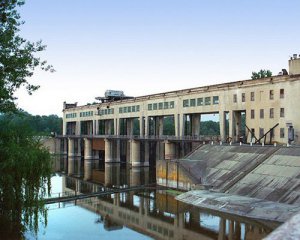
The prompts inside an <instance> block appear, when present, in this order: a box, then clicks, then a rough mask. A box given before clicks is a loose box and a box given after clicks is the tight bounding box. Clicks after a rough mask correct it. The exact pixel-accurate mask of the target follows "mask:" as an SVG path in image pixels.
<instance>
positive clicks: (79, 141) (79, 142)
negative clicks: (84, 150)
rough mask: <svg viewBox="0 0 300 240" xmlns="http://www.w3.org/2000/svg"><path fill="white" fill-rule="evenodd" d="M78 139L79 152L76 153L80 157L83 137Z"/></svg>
mask: <svg viewBox="0 0 300 240" xmlns="http://www.w3.org/2000/svg"><path fill="white" fill-rule="evenodd" d="M76 141H77V153H76V155H77V156H78V157H80V156H81V139H80V138H79V139H77V140H76Z"/></svg>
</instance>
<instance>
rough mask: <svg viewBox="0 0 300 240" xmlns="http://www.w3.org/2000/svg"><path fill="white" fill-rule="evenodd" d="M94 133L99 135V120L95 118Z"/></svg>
mask: <svg viewBox="0 0 300 240" xmlns="http://www.w3.org/2000/svg"><path fill="white" fill-rule="evenodd" d="M94 132H95V135H99V120H95V131H94Z"/></svg>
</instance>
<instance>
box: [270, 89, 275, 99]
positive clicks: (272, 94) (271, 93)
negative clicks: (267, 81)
mask: <svg viewBox="0 0 300 240" xmlns="http://www.w3.org/2000/svg"><path fill="white" fill-rule="evenodd" d="M273 99H274V90H270V100H273Z"/></svg>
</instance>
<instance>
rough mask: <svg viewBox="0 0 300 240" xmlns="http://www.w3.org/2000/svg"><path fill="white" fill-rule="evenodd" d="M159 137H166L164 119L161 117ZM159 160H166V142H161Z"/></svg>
mask: <svg viewBox="0 0 300 240" xmlns="http://www.w3.org/2000/svg"><path fill="white" fill-rule="evenodd" d="M158 122H159V136H163V135H164V117H159V121H158ZM158 145H159V159H164V158H165V144H164V142H159V143H158Z"/></svg>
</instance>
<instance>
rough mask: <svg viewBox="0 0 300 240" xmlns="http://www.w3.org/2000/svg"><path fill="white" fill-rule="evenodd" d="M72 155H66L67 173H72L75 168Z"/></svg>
mask: <svg viewBox="0 0 300 240" xmlns="http://www.w3.org/2000/svg"><path fill="white" fill-rule="evenodd" d="M74 165H75V161H74V157H68V175H73V174H74V170H75V166H74Z"/></svg>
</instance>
